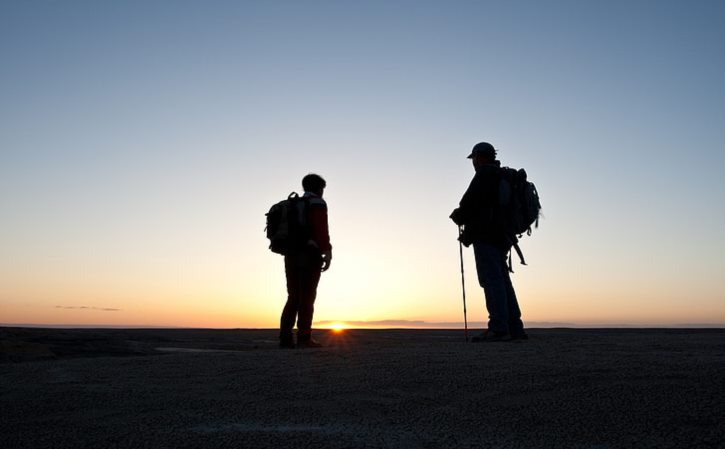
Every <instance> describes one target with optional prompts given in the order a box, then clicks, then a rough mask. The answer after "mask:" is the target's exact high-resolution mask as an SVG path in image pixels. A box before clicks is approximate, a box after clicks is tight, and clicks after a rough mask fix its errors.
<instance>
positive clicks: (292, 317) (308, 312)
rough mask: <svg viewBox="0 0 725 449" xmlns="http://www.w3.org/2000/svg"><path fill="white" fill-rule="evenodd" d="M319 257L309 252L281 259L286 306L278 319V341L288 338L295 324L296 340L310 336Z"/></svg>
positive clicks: (318, 277) (317, 280) (316, 252)
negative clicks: (285, 282)
mask: <svg viewBox="0 0 725 449" xmlns="http://www.w3.org/2000/svg"><path fill="white" fill-rule="evenodd" d="M321 268H322V257H321V256H320V253H319V251H316V250H313V249H310V250H302V251H299V252H294V253H290V254H288V255H286V256H285V257H284V271H285V275H286V276H287V303H286V304H285V306H284V309H282V317H281V318H280V325H279V328H280V331H279V336H280V339H291V338H292V329H293V328H294V326H295V321H296V322H297V340H298V341H304V340H309V339H310V336H311V333H312V315H313V314H314V312H315V298H316V297H317V285H318V284H319V283H320V275H321V271H320V270H321Z"/></svg>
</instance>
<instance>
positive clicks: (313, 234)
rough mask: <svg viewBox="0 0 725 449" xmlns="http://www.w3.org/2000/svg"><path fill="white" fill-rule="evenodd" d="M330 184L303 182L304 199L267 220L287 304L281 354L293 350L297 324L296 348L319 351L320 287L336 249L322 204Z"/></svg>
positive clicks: (293, 198)
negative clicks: (315, 321)
mask: <svg viewBox="0 0 725 449" xmlns="http://www.w3.org/2000/svg"><path fill="white" fill-rule="evenodd" d="M326 185H327V183H326V182H325V180H324V179H323V178H322V177H321V176H319V175H316V174H309V175H307V176H305V177H304V178H303V179H302V188H303V189H304V192H305V193H304V194H303V196H302V197H300V196H298V195H297V194H296V193H294V192H293V193H292V194H290V196H289V197H288V199H287V200H284V201H281V202H279V203H277V204H275V205H274V206H272V208H271V209H270V211H269V213H268V214H267V229H266V231H267V237H268V238H269V239H270V249H271V250H272V251H273V252H276V253H279V254H282V255H284V269H285V274H286V277H287V303H286V304H285V306H284V309H283V310H282V316H281V318H280V330H279V346H280V348H285V349H287V348H289V349H291V348H295V342H294V338H293V333H292V329H293V328H294V325H295V321H297V344H296V346H297V347H301V348H319V347H321V346H322V345H321V344H320V343H319V342H317V341H316V340H314V339H313V338H312V315H313V313H314V305H315V298H316V296H317V285H318V284H319V282H320V274H321V273H322V272H323V271H327V269H329V268H330V263H331V261H332V245H330V234H329V231H328V223H327V203H326V202H325V200H323V199H322V195H323V193H324V190H325V187H326Z"/></svg>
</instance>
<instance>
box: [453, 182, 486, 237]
mask: <svg viewBox="0 0 725 449" xmlns="http://www.w3.org/2000/svg"><path fill="white" fill-rule="evenodd" d="M481 187H482V186H481V177H480V176H478V174H477V175H476V176H474V177H473V179H472V180H471V183H470V184H469V185H468V189H466V192H465V193H464V194H463V197H462V198H461V201H460V202H459V203H458V204H459V207H458V208H456V209H455V210H454V211H453V212H452V213H451V215H450V218H451V220H453V222H454V223H455V224H457V225H458V226H461V225H463V224H465V223H466V222H468V221H470V220H471V218H473V217H474V216H475V214H476V211H477V210H478V208H479V207H480V204H477V203H478V202H480V198H481V195H480V191H481Z"/></svg>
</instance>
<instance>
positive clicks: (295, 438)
mask: <svg viewBox="0 0 725 449" xmlns="http://www.w3.org/2000/svg"><path fill="white" fill-rule="evenodd" d="M13 332H14V333H13ZM43 332H44V333H43ZM69 333H70V336H69ZM54 335H56V337H57V338H55V340H54V337H53V336H54ZM39 336H42V338H41V339H40V340H39V338H40V337H39ZM275 336H276V332H275V331H271V330H256V331H255V330H234V331H214V330H208V331H203V330H113V331H111V330H108V331H101V330H82V331H60V330H32V331H30V330H23V331H20V330H17V329H16V330H14V331H13V330H12V329H10V330H9V329H4V330H2V331H1V332H0V343H1V345H0V348H2V351H4V353H5V358H4V360H5V362H4V363H0V447H2V448H9V449H10V448H17V449H20V448H74V449H80V448H201V447H204V448H217V447H219V448H223V447H229V448H280V447H286V446H293V447H300V448H304V447H310V448H582V449H583V448H587V449H589V448H591V449H594V448H596V449H605V448H707V447H721V448H722V447H724V446H725V419H724V418H725V330H619V329H618V330H614V329H605V330H571V329H552V330H533V331H530V336H531V339H530V340H528V341H520V342H507V343H468V344H466V343H465V342H464V341H463V337H462V331H455V330H440V331H435V330H351V331H350V330H348V331H346V332H344V333H342V334H339V335H337V334H332V333H323V332H320V333H318V334H317V337H318V338H319V339H320V340H321V341H323V342H324V343H325V344H326V345H327V346H326V347H325V348H322V349H304V350H302V349H296V350H280V349H278V348H277V347H276V341H275ZM104 338H105V339H106V340H105V341H107V343H108V347H109V348H110V349H111V350H110V351H109V352H107V353H104V352H103V349H104V346H103V341H104V340H103V339H104ZM84 339H85V340H84ZM68 340H72V341H75V344H74V345H65V346H64V345H62V344H60V346H61V347H64V348H65V349H64V350H62V351H60V353H58V352H57V351H54V348H56V349H57V347H59V343H58V341H66V342H67V341H68ZM84 341H85V344H84ZM89 341H90V342H94V344H93V345H91V346H92V347H93V350H90V349H89V345H88V342H89ZM74 347H76V348H79V349H78V350H76V351H75V352H74V351H73V348H74ZM23 348H25V349H23ZM123 348H126V349H127V350H125V351H124V350H123ZM158 348H163V349H162V350H158ZM180 349H183V351H182V350H180ZM193 349H203V350H204V351H199V352H197V351H191V350H193ZM24 351H25V352H27V353H31V354H32V357H25V358H23V357H22V354H23V353H24ZM94 351H95V352H94ZM8 354H10V355H8ZM30 359H34V360H32V361H27V360H30ZM0 360H3V359H0ZM9 360H25V361H21V362H17V361H9Z"/></svg>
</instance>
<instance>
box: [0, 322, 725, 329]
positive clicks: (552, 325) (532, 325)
mask: <svg viewBox="0 0 725 449" xmlns="http://www.w3.org/2000/svg"><path fill="white" fill-rule="evenodd" d="M336 323H340V324H343V325H349V326H350V327H349V329H367V330H386V329H390V330H393V329H410V330H436V329H440V330H449V329H450V330H460V329H463V328H464V326H463V323H462V322H461V323H456V322H447V323H446V322H442V323H434V322H424V321H420V322H419V321H414V322H407V323H408V324H405V323H403V322H400V321H399V320H383V321H369V322H361V321H344V320H324V321H321V322H319V323H317V326H313V329H320V330H323V329H327V328H328V326H330V325H332V324H336ZM383 323H384V324H383ZM412 323H416V324H412ZM418 323H420V324H418ZM0 327H18V328H39V329H42V328H46V329H214V330H233V329H258V330H266V329H277V327H208V326H169V325H153V324H150V325H138V324H43V323H0ZM477 328H478V327H477V326H473V327H472V326H469V329H477ZM526 328H527V329H556V328H572V329H725V323H654V324H653V323H649V324H646V323H629V324H626V323H586V324H582V323H564V322H562V323H558V322H548V321H532V322H529V323H528V324H527V326H526Z"/></svg>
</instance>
